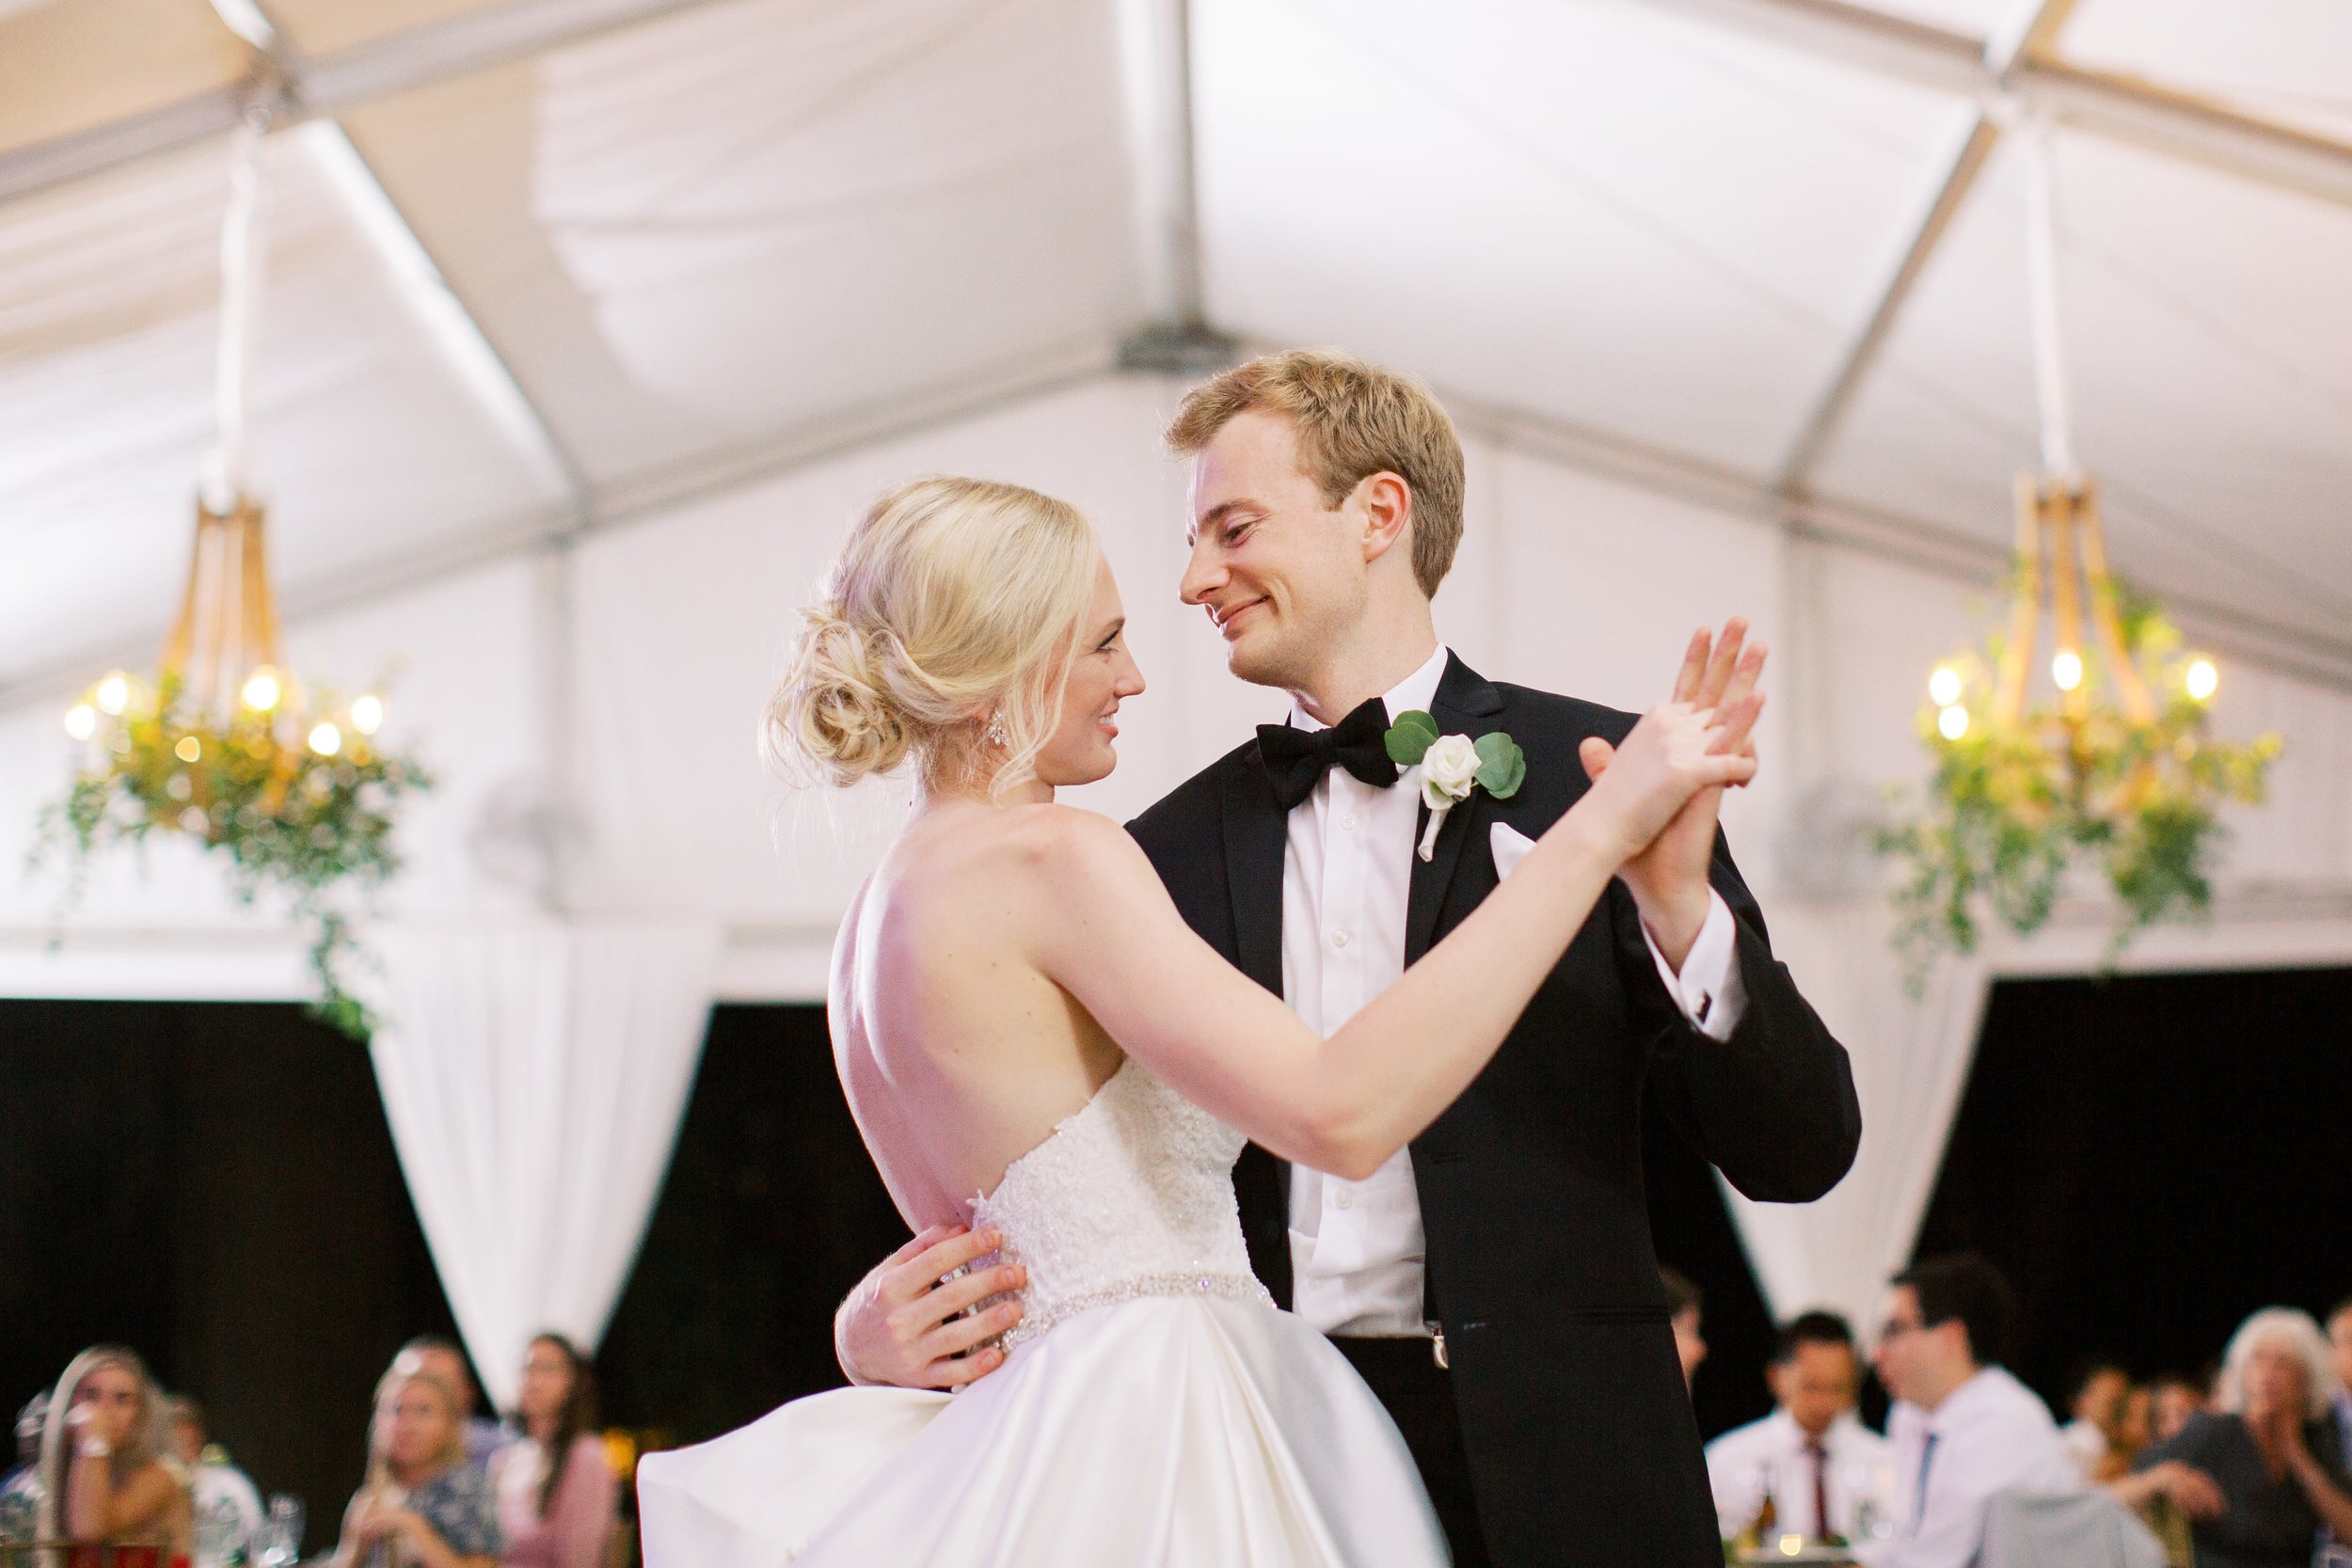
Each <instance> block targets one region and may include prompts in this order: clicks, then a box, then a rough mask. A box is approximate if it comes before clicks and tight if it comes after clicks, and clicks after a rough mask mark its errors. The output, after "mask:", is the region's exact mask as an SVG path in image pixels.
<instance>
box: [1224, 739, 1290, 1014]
mask: <svg viewBox="0 0 2352 1568" xmlns="http://www.w3.org/2000/svg"><path fill="white" fill-rule="evenodd" d="M1221 815H1222V817H1223V825H1224V832H1225V883H1226V886H1227V888H1228V889H1229V890H1230V891H1231V893H1232V899H1233V947H1234V953H1233V961H1234V963H1235V964H1236V965H1238V966H1239V967H1240V969H1241V972H1242V973H1243V974H1247V975H1248V976H1249V977H1250V978H1251V979H1252V980H1255V981H1257V982H1258V984H1260V985H1262V986H1263V987H1265V989H1266V990H1270V991H1272V992H1273V993H1274V994H1275V995H1277V996H1279V995H1281V994H1282V857H1283V853H1284V849H1285V846H1286V844H1287V841H1288V836H1289V827H1288V822H1289V819H1288V817H1287V816H1285V814H1284V813H1283V811H1282V809H1281V807H1280V806H1279V805H1277V804H1276V803H1275V800H1274V789H1273V785H1272V784H1269V783H1268V782H1267V780H1266V773H1265V765H1264V764H1263V763H1262V762H1260V761H1259V760H1258V758H1257V756H1256V754H1255V753H1254V752H1253V753H1252V754H1251V755H1250V756H1249V758H1248V761H1247V762H1246V763H1245V764H1244V765H1243V766H1242V767H1240V768H1235V769H1233V770H1232V773H1230V774H1228V775H1227V777H1226V780H1225V799H1224V801H1223V806H1222V813H1221Z"/></svg>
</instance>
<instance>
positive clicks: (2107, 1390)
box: [2058, 1361, 2132, 1481]
mask: <svg viewBox="0 0 2352 1568" xmlns="http://www.w3.org/2000/svg"><path fill="white" fill-rule="evenodd" d="M2131 1397H2132V1375H2131V1373H2129V1372H2127V1371H2125V1370H2123V1369H2122V1368H2121V1367H2119V1366H2117V1365H2115V1364H2114V1363H2113V1362H2111V1361H2091V1362H2086V1363H2085V1364H2084V1365H2083V1366H2082V1367H2080V1368H2078V1369H2077V1370H2075V1372H2074V1376H2073V1377H2072V1378H2069V1379H2068V1380H2067V1388H2066V1408H2067V1413H2068V1414H2069V1415H2070V1416H2072V1417H2073V1419H2072V1420H2070V1421H2068V1422H2067V1423H2066V1425H2065V1426H2064V1427H2063V1428H2062V1429H2060V1431H2059V1433H2058V1435H2059V1436H2060V1437H2061V1438H2063V1439H2064V1440H2065V1443H2066V1451H2067V1452H2068V1453H2069V1454H2071V1455H2072V1456H2073V1457H2074V1468H2075V1469H2076V1471H2078V1472H2079V1473H2080V1474H2081V1476H2082V1479H2083V1480H2084V1481H2105V1480H2107V1479H2109V1478H2108V1477H2106V1476H2105V1475H2103V1474H2101V1472H2102V1471H2103V1470H2105V1469H2106V1467H2107V1455H2108V1453H2109V1452H2110V1451H2111V1450H2113V1449H2116V1448H2118V1447H2120V1446H2121V1443H2120V1439H2121V1437H2122V1429H2123V1417H2124V1413H2125V1409H2126V1406H2127V1405H2128V1404H2129V1403H2130V1402H2131Z"/></svg>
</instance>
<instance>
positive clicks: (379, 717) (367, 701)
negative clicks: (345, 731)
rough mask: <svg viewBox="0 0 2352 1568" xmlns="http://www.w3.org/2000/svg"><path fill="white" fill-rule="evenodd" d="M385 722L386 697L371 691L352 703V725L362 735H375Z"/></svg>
mask: <svg viewBox="0 0 2352 1568" xmlns="http://www.w3.org/2000/svg"><path fill="white" fill-rule="evenodd" d="M383 722H384V699H383V698H381V697H379V696H377V695H376V694H375V693H374V692H373V691H371V692H369V693H368V694H367V695H366V696H364V697H361V698H359V699H358V701H356V702H354V703H353V704H352V705H351V727H352V728H353V729H355V730H358V732H359V733H360V734H361V735H373V734H374V733H375V732H376V729H377V727H378V726H379V725H381V724H382V723H383Z"/></svg>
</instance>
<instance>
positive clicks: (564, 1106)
mask: <svg viewBox="0 0 2352 1568" xmlns="http://www.w3.org/2000/svg"><path fill="white" fill-rule="evenodd" d="M378 940H379V942H380V944H381V950H382V954H383V959H384V966H385V986H384V996H383V1004H382V1010H383V1013H384V1017H385V1022H384V1024H383V1025H382V1027H380V1028H379V1029H378V1030H377V1031H376V1035H375V1038H374V1041H373V1045H372V1046H371V1048H370V1049H371V1053H372V1054H373V1058H374V1063H375V1075H376V1082H377V1083H378V1085H380V1086H381V1088H382V1090H383V1095H384V1109H385V1113H386V1115H387V1117H388V1118H389V1121H390V1123H391V1131H392V1140H393V1144H394V1146H395V1147H396V1148H397V1149H398V1150H399V1153H400V1163H401V1168H402V1170H403V1171H404V1172H405V1175H406V1177H407V1181H408V1190H409V1193H410V1195H411V1196H412V1197H413V1199H414V1200H415V1203H416V1206H417V1215H418V1218H419V1219H420V1220H421V1222H422V1224H423V1227H424V1234H425V1240H426V1242H427V1243H429V1245H430V1246H431V1248H432V1252H433V1260H434V1263H435V1266H436V1267H437V1269H438V1270H439V1272H440V1276H441V1284H442V1288H443V1289H444V1290H445V1291H447V1292H448V1295H449V1302H450V1307H451V1309H452V1311H453V1312H454V1314H455V1315H456V1319H457V1324H458V1329H459V1332H460V1333H461V1334H462V1335H463V1336H464V1338H465V1341H466V1348H467V1349H468V1350H469V1352H470V1353H471V1354H472V1356H473V1361H474V1365H475V1367H476V1368H477V1369H478V1370H480V1372H481V1375H482V1379H483V1382H484V1384H485V1387H486V1390H487V1392H488V1393H489V1395H490V1398H491V1401H492V1402H493V1403H494V1404H496V1405H497V1406H499V1407H500V1408H502V1409H503V1408H510V1407H511V1406H512V1404H513V1402H514V1399H515V1394H516V1384H517V1381H518V1378H519V1375H520V1365H521V1360H522V1353H523V1350H524V1347H525V1346H526V1344H527V1343H528V1342H529V1340H530V1338H531V1336H532V1335H533V1334H535V1333H538V1332H541V1331H543V1330H548V1329H553V1330H557V1331H559V1332H562V1333H564V1334H565V1335H568V1336H570V1337H572V1338H574V1339H575V1340H576V1341H577V1342H578V1343H579V1344H580V1347H581V1348H582V1349H583V1350H586V1351H589V1352H591V1353H593V1352H594V1350H595V1348H596V1345H597V1343H598V1342H599V1341H600V1340H601V1339H602V1338H603V1337H604V1330H605V1326H606V1324H607V1323H609V1322H610V1321H611V1319H612V1309H613V1307H614V1306H615V1305H616V1304H617V1303H618V1301H619V1299H620V1293H621V1288H622V1286H623V1285H624V1284H625V1283H626V1282H627V1280H628V1272H629V1269H630V1266H631V1265H632V1264H633V1263H634V1261H635V1260H636V1256H637V1249H638V1244H639V1243H640V1242H641V1241H642V1240H643V1238H644V1229H645V1225H646V1222H647V1220H648V1219H649V1218H650V1217H651V1214H652V1212H653V1203H654V1199H655V1197H656V1196H657V1195H658V1194H659V1192H660V1186H661V1180H662V1176H663V1174H664V1172H665V1171H666V1170H667V1169H668V1166H669V1162H670V1155H671V1150H672V1148H673V1147H674V1146H675V1142H676V1138H677V1130H678V1123H679V1120H680V1118H681V1117H683V1115H684V1113H685V1109H686V1101H687V1096H688V1094H689V1093H690V1092H691V1089H692V1086H693V1081H694V1069H695V1066H696V1064H697V1062H698V1061H699V1060H700V1058H701V1053H702V1042H703V1036H704V1031H705V1029H706V1027H707V1022H708V1018H709V1013H710V1006H711V1002H712V998H713V983H714V975H715V974H716V969H717V962H718V953H719V933H718V931H717V929H716V927H708V926H691V927H647V926H620V925H606V926H585V927H581V926H570V927H560V926H551V925H535V924H534V925H527V926H516V927H494V928H481V927H469V928H455V929H440V930H417V929H388V930H385V931H382V932H380V933H379V935H378Z"/></svg>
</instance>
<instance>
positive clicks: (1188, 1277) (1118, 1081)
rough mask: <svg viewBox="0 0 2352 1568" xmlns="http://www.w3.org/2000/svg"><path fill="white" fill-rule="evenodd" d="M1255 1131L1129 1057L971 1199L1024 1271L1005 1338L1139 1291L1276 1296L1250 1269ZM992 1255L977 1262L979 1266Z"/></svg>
mask: <svg viewBox="0 0 2352 1568" xmlns="http://www.w3.org/2000/svg"><path fill="white" fill-rule="evenodd" d="M1247 1142H1248V1140H1247V1139H1246V1138H1244V1137H1243V1136H1242V1135H1241V1134H1240V1133H1239V1132H1234V1131H1233V1130H1232V1128H1230V1127H1227V1126H1226V1125H1225V1124H1224V1123H1223V1122H1221V1121H1219V1120H1217V1119H1216V1117H1213V1116H1211V1115H1209V1113H1208V1112H1206V1111H1203V1110H1202V1109H1200V1107H1199V1106H1198V1105H1195V1104H1193V1103H1192V1101H1188V1100H1186V1099H1184V1096H1182V1095H1180V1094H1178V1093H1177V1092H1176V1091H1175V1090H1173V1089H1171V1088H1169V1087H1168V1085H1165V1084H1163V1083H1161V1082H1160V1081H1159V1080H1158V1079H1157V1078H1154V1077H1153V1076H1152V1074H1151V1073H1150V1072H1149V1071H1147V1070H1145V1069H1144V1068H1142V1067H1141V1066H1140V1065H1138V1064H1137V1063H1136V1061H1135V1059H1134V1058H1132V1057H1130V1058H1128V1059H1127V1060H1126V1061H1125V1062H1122V1063H1121V1064H1120V1069H1119V1070H1118V1071H1117V1072H1114V1073H1112V1074H1111V1076H1110V1078H1109V1079H1108V1080H1107V1081H1106V1082H1105V1083H1104V1085H1103V1086H1102V1087H1101V1088H1100V1089H1098V1090H1096V1091H1095V1095H1094V1098H1093V1099H1091V1100H1089V1101H1087V1102H1086V1104H1084V1105H1083V1106H1081V1107H1079V1109H1078V1110H1077V1111H1076V1112H1074V1113H1073V1114H1072V1115H1071V1116H1069V1117H1065V1118H1063V1120H1062V1121H1061V1123H1060V1124H1059V1125H1058V1126H1057V1127H1056V1128H1055V1129H1054V1131H1053V1132H1050V1133H1048V1134H1047V1135H1046V1138H1045V1141H1044V1142H1042V1143H1041V1144H1039V1145H1038V1146H1037V1147H1036V1148H1032V1149H1030V1150H1029V1151H1028V1152H1027V1153H1026V1154H1024V1155H1022V1156H1021V1157H1020V1158H1019V1159H1017V1160H1015V1161H1014V1162H1013V1163H1012V1164H1009V1165H1007V1166H1006V1167H1005V1174H1004V1179H1003V1180H1000V1181H998V1182H997V1183H996V1190H995V1191H994V1192H993V1193H992V1194H990V1195H989V1196H986V1197H983V1198H977V1199H976V1200H975V1201H974V1203H973V1209H972V1224H973V1226H974V1227H975V1228H977V1227H982V1226H992V1227H995V1228H996V1229H997V1230H998V1231H999V1232H1001V1233H1002V1234H1003V1236H1004V1238H1005V1244H1004V1247H1003V1249H1002V1251H1001V1253H1000V1256H1001V1257H1002V1258H1003V1259H1005V1260H1007V1261H1009V1262H1018V1263H1021V1264H1023V1265H1024V1266H1025V1267H1026V1268H1027V1269H1028V1271H1029V1282H1028V1285H1027V1287H1026V1289H1025V1290H1024V1291H1022V1292H1021V1300H1022V1303H1023V1307H1024V1312H1023V1316H1022V1319H1021V1321H1020V1322H1019V1323H1015V1324H1014V1325H1013V1326H1012V1327H1011V1328H1010V1329H1009V1330H1008V1331H1007V1332H1006V1334H1005V1336H1004V1345H1005V1348H1006V1349H1007V1350H1010V1349H1012V1348H1013V1347H1014V1346H1016V1345H1018V1344H1020V1343H1021V1342H1022V1341H1024V1340H1025V1339H1034V1338H1037V1337H1038V1336H1039V1335H1041V1334H1043V1333H1044V1332H1045V1331H1046V1330H1047V1329H1049V1328H1051V1327H1053V1326H1054V1325H1055V1324H1056V1323H1059V1322H1061V1321H1062V1320H1063V1319H1064V1318H1067V1317H1070V1316H1072V1315H1073V1314H1074V1313H1078V1312H1083V1311H1085V1310H1087V1309H1088V1308H1089V1307H1103V1306H1107V1305H1108V1304H1110V1303H1112V1302H1116V1301H1128V1300H1133V1299H1134V1298H1136V1297H1137V1296H1177V1295H1219V1296H1231V1297H1235V1298H1239V1299H1242V1300H1248V1301H1262V1302H1264V1303H1265V1304H1266V1305H1267V1306H1269V1307H1270V1306H1272V1305H1273V1298H1272V1297H1271V1296H1269V1295H1267V1294H1266V1291H1265V1287H1264V1286H1263V1285H1261V1284H1259V1283H1258V1278H1257V1275H1253V1274H1251V1273H1250V1272H1249V1253H1248V1248H1247V1247H1245V1246H1244V1245H1243V1244H1242V1235H1241V1213H1240V1211H1239V1210H1238V1209H1237V1208H1236V1207H1235V1206H1234V1203H1233V1174H1232V1173H1233V1162H1234V1161H1235V1160H1236V1159H1238V1158H1239V1157H1240V1155H1241V1151H1242V1147H1243V1145H1244V1144H1245V1143H1247ZM984 1266H985V1261H983V1262H981V1263H976V1264H975V1265H974V1267H976V1268H977V1267H984Z"/></svg>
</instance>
